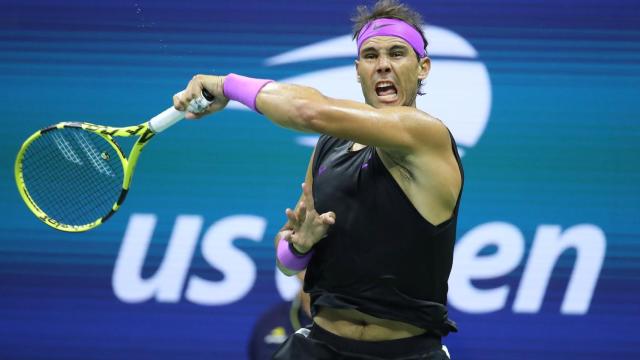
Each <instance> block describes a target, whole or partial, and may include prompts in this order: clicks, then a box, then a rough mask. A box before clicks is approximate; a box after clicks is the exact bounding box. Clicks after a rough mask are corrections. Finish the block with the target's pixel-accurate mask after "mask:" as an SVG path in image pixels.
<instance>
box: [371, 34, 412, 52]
mask: <svg viewBox="0 0 640 360" xmlns="http://www.w3.org/2000/svg"><path fill="white" fill-rule="evenodd" d="M394 46H402V47H406V48H409V49H411V45H409V43H408V42H406V41H404V40H403V39H401V38H399V37H395V36H374V37H372V38H370V39H367V40H366V41H365V42H364V43H362V46H361V47H360V51H364V50H367V49H373V50H381V49H388V48H392V47H394Z"/></svg>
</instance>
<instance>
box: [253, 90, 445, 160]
mask: <svg viewBox="0 0 640 360" xmlns="http://www.w3.org/2000/svg"><path fill="white" fill-rule="evenodd" d="M256 106H257V108H258V110H260V112H262V114H263V115H265V116H266V117H267V118H269V119H270V120H271V121H273V122H274V123H276V124H278V125H280V126H283V127H287V128H291V129H296V130H299V131H304V132H316V133H321V134H327V135H331V136H334V137H338V138H342V139H348V140H352V141H354V142H357V143H360V144H365V145H372V146H376V147H380V148H384V149H388V150H395V151H400V152H405V153H412V152H418V151H420V150H423V149H425V148H427V149H428V148H430V147H441V146H443V145H444V146H446V145H447V144H448V141H449V137H448V133H447V130H446V128H445V126H444V125H443V124H442V123H441V122H440V121H439V120H437V119H435V118H433V117H431V116H429V115H428V114H426V113H424V112H422V111H420V110H418V109H416V108H414V107H409V106H394V107H384V108H379V109H378V108H374V107H372V106H370V105H367V104H364V103H359V102H355V101H350V100H339V99H333V98H330V97H327V96H325V95H323V94H322V93H320V92H319V91H317V90H316V89H313V88H310V87H306V86H300V85H291V84H283V83H277V82H272V83H269V84H267V85H266V86H265V87H264V88H262V90H261V91H260V92H259V93H258V96H257V98H256Z"/></svg>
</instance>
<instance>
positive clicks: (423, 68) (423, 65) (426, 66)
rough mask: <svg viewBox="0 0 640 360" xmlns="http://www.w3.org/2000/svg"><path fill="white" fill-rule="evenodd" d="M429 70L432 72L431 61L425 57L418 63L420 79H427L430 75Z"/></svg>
mask: <svg viewBox="0 0 640 360" xmlns="http://www.w3.org/2000/svg"><path fill="white" fill-rule="evenodd" d="M429 70H431V59H430V58H429V57H428V56H425V57H423V58H422V59H420V61H419V62H418V79H420V80H424V79H426V78H427V76H428V75H429Z"/></svg>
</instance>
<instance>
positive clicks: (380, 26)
mask: <svg viewBox="0 0 640 360" xmlns="http://www.w3.org/2000/svg"><path fill="white" fill-rule="evenodd" d="M374 36H395V37H399V38H401V39H402V40H404V41H406V42H407V43H409V45H411V47H412V48H413V50H415V52H416V53H417V54H418V55H419V56H420V57H421V58H423V57H425V56H427V52H426V51H425V50H424V48H425V46H424V45H425V44H424V40H423V39H422V36H421V35H420V33H419V32H418V30H416V29H415V28H414V27H413V26H411V25H409V24H407V23H406V22H404V21H402V20H399V19H387V18H381V19H375V20H373V21H369V22H368V23H367V24H366V25H365V26H364V27H363V28H362V30H360V33H359V34H358V54H359V53H360V47H361V46H362V44H363V43H364V42H365V41H367V39H370V38H372V37H374Z"/></svg>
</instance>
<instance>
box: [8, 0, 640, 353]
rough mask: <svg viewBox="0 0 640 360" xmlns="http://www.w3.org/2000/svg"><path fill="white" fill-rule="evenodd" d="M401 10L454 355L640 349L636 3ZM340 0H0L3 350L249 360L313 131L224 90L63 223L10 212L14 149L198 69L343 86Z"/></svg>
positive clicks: (345, 27) (109, 114)
mask: <svg viewBox="0 0 640 360" xmlns="http://www.w3.org/2000/svg"><path fill="white" fill-rule="evenodd" d="M407 3H408V4H409V5H411V6H412V7H414V8H415V9H416V10H418V11H420V12H421V13H422V14H423V16H424V18H425V20H426V21H427V23H428V25H427V27H426V32H427V38H428V39H429V41H430V46H429V52H430V54H431V57H432V59H433V65H432V69H431V75H430V77H429V79H428V80H427V82H426V85H425V89H424V90H425V92H426V93H427V94H426V95H425V96H423V97H421V98H420V99H419V101H418V107H420V108H421V109H423V110H425V111H428V112H430V113H432V114H433V115H434V116H437V117H439V118H441V119H442V120H443V121H444V122H445V123H446V124H447V125H448V126H449V127H450V128H451V130H452V132H453V134H454V135H455V137H456V138H457V140H458V143H459V145H460V150H461V152H462V153H463V154H464V155H463V159H462V160H463V164H464V167H465V173H466V184H465V191H464V195H463V200H462V207H461V213H460V218H459V228H458V241H457V244H456V253H455V261H454V270H453V272H452V275H451V278H450V282H449V285H450V291H449V307H450V316H451V318H452V319H453V320H455V321H456V322H457V323H458V325H459V328H460V332H459V333H456V334H451V335H450V336H449V337H447V338H446V339H445V343H446V344H447V345H448V347H449V348H450V350H451V353H452V357H453V359H516V358H517V359H546V360H550V359H601V358H603V357H605V356H608V357H610V358H616V359H637V358H640V348H639V347H638V332H637V324H638V322H639V321H640V305H639V304H640V287H639V286H638V284H639V280H640V245H639V244H638V241H639V240H640V230H639V223H640V187H639V186H638V181H639V180H640V170H638V165H640V164H639V161H640V160H639V154H640V141H639V140H640V110H639V109H638V101H639V99H640V23H639V22H638V19H640V5H638V3H637V2H636V1H630V0H629V1H626V0H612V1H577V0H561V1H547V0H545V1H509V2H505V1H492V0H478V1H470V0H459V1H452V0H447V1H444V0H441V1H416V0H410V1H407ZM358 4H360V2H352V1H337V0H326V1H301V2H289V1H257V0H244V1H237V2H226V1H224V2H223V1H201V0H196V1H182V2H175V1H166V0H159V1H145V0H140V1H136V0H131V1H124V0H118V1H100V2H98V1H86V0H84V1H79V0H77V1H75V0H67V1H44V0H43V1H35V0H21V1H13V0H9V1H7V0H4V1H2V11H1V12H0V91H1V93H2V100H0V101H2V106H1V110H0V113H1V114H2V126H1V127H0V132H1V136H0V139H1V140H0V164H1V167H0V212H1V213H2V221H1V222H0V358H2V359H133V358H136V359H141V358H154V359H178V358H190V359H200V358H208V359H245V358H247V343H248V341H249V336H250V333H251V331H252V328H253V327H254V325H255V324H256V321H257V319H258V317H259V316H260V314H262V313H263V312H264V311H265V310H266V309H268V308H269V307H270V306H272V305H274V304H276V303H278V302H281V301H283V299H290V298H291V297H292V296H293V294H294V293H295V291H296V286H297V285H296V283H295V280H292V279H288V278H284V277H282V276H279V275H278V274H277V272H276V271H275V267H274V255H273V251H272V247H273V245H272V244H273V243H272V239H273V237H274V236H275V234H276V232H277V230H278V229H279V228H280V226H281V225H282V223H283V222H284V219H285V216H284V209H285V208H286V207H290V206H293V205H294V204H295V201H296V199H297V197H298V195H299V190H300V183H301V182H302V181H303V178H304V172H305V169H306V164H307V162H308V159H309V156H310V155H311V151H312V147H311V146H312V145H313V143H314V141H315V138H314V137H313V136H309V134H300V133H296V132H293V131H289V130H285V129H282V128H278V127H276V126H274V125H272V124H271V123H269V122H268V121H266V119H265V118H263V117H261V116H260V115H258V114H255V113H252V112H250V111H247V110H246V108H244V107H243V106H242V105H238V104H232V105H231V107H230V109H228V110H226V111H224V112H222V113H219V114H216V115H215V116H211V117H209V118H205V119H203V120H201V121H197V122H183V123H180V124H179V125H177V126H175V127H174V128H172V129H171V130H170V131H167V132H165V133H163V134H162V136H159V137H157V138H156V139H154V141H152V142H151V144H150V145H149V146H148V147H146V149H145V151H144V153H143V154H142V156H141V158H140V162H139V164H138V168H137V171H136V174H135V178H134V181H133V184H132V189H131V191H130V193H129V195H128V198H127V201H126V202H125V204H124V206H123V208H122V209H121V210H120V211H119V212H118V213H116V215H114V217H113V218H111V219H110V220H109V222H107V223H106V224H105V225H103V226H101V227H99V228H98V229H96V230H94V231H91V232H88V233H83V234H67V233H61V232H57V231H55V230H53V229H51V228H49V227H47V226H46V225H44V224H42V223H40V222H39V221H38V220H37V219H36V218H35V217H34V216H33V215H32V214H31V213H30V212H29V211H28V210H27V208H26V206H25V205H24V204H23V203H22V200H21V199H20V196H19V195H18V192H17V191H16V187H15V182H14V179H13V163H14V160H15V155H16V153H17V151H18V149H19V147H20V144H21V143H22V142H23V141H24V139H26V138H27V137H28V136H29V135H30V134H31V133H33V132H34V131H35V130H37V129H39V128H42V127H45V126H47V125H50V124H53V123H56V122H59V121H87V122H93V123H98V124H109V125H114V126H125V125H132V124H137V123H141V122H143V121H145V120H147V119H149V118H150V117H152V116H154V115H155V114H156V113H159V112H160V111H162V110H164V109H165V108H167V107H168V106H170V105H171V97H172V95H173V94H174V93H176V92H177V91H179V90H181V89H182V88H184V86H185V85H186V83H187V82H188V81H189V79H190V78H191V77H192V76H193V75H194V74H197V73H207V74H227V73H229V72H236V73H240V74H243V75H248V76H253V77H263V78H271V79H276V80H279V81H286V82H294V83H300V84H307V85H311V86H314V87H317V88H318V89H321V90H322V91H323V92H324V93H325V94H327V95H330V96H335V97H343V98H352V99H357V100H362V98H361V94H360V90H359V87H358V85H357V83H356V82H355V72H354V69H353V61H354V58H355V45H354V44H353V43H352V42H351V40H350V29H351V24H350V22H349V17H350V16H351V15H352V14H353V13H354V9H355V6H356V5H358ZM368 4H370V3H368ZM120 143H121V145H122V146H123V148H125V149H127V150H128V149H129V147H130V145H131V143H130V142H129V141H127V140H125V141H122V142H120ZM416 281H420V279H416Z"/></svg>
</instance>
